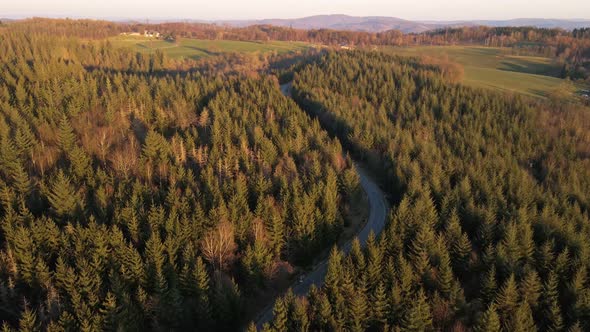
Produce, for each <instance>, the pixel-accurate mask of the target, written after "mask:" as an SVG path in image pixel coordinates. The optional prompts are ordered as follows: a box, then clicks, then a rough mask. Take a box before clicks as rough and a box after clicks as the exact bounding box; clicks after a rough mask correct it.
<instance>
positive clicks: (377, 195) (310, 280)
mask: <svg viewBox="0 0 590 332" xmlns="http://www.w3.org/2000/svg"><path fill="white" fill-rule="evenodd" d="M281 92H283V94H284V95H286V96H291V83H287V84H283V85H281ZM355 168H356V170H357V172H358V174H359V177H360V182H361V186H362V187H363V190H364V191H365V192H366V193H367V197H368V198H369V206H370V212H369V220H367V223H366V224H365V226H364V227H363V228H362V229H361V230H360V231H359V232H358V233H357V235H356V238H358V239H359V241H360V243H361V246H363V247H364V246H365V245H366V243H367V239H368V238H369V234H371V232H373V233H375V235H378V234H379V233H381V231H382V230H383V228H384V227H385V220H386V217H387V213H388V210H389V208H388V205H387V200H386V199H385V195H384V194H383V192H382V191H381V189H380V188H379V186H378V185H377V184H376V183H375V182H373V180H372V179H371V178H370V177H369V176H368V175H367V173H366V172H365V171H364V170H363V169H362V168H360V167H359V166H358V165H356V164H355ZM351 246H352V240H351V241H348V242H347V243H345V244H344V245H342V247H340V248H339V249H340V250H341V251H343V252H344V253H348V252H349V251H350V248H351ZM327 268H328V259H325V260H323V261H322V262H320V263H319V264H317V265H316V266H315V267H314V269H313V271H311V272H309V273H308V274H307V275H305V277H304V278H303V280H301V281H299V282H297V281H296V282H295V283H294V284H293V285H292V286H291V289H292V290H293V293H294V294H295V295H298V296H303V295H306V294H307V293H308V292H309V289H310V287H311V285H315V286H316V287H320V286H321V285H322V284H323V283H324V278H325V276H326V272H327ZM273 308H274V301H273V303H272V304H271V305H269V306H267V307H266V308H264V310H263V311H262V312H261V313H260V314H259V315H258V317H257V320H256V326H257V328H258V329H262V325H263V324H264V323H267V322H270V320H271V319H272V313H273Z"/></svg>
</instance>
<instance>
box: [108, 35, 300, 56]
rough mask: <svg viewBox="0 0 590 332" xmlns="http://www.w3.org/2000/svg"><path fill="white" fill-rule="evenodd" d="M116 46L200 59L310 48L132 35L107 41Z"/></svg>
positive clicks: (275, 43)
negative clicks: (223, 55) (167, 39)
mask: <svg viewBox="0 0 590 332" xmlns="http://www.w3.org/2000/svg"><path fill="white" fill-rule="evenodd" d="M110 41H111V43H112V44H113V45H114V46H116V47H128V48H131V49H133V50H136V51H139V52H144V53H153V52H155V51H156V50H158V49H159V50H161V51H162V52H164V53H165V54H166V55H167V56H170V57H174V58H182V57H186V58H191V59H199V58H203V57H208V56H215V55H220V54H223V53H254V52H262V53H264V52H277V53H286V52H291V51H297V50H303V49H306V48H309V47H310V45H309V44H307V43H302V42H281V41H269V42H256V41H232V40H198V39H184V38H183V39H179V40H177V41H176V42H171V41H164V40H158V39H150V38H145V37H135V36H117V37H114V38H111V39H110Z"/></svg>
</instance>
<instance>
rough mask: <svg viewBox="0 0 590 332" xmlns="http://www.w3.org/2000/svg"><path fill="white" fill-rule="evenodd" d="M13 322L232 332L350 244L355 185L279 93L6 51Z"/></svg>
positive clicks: (2, 143) (45, 44) (103, 60)
mask: <svg viewBox="0 0 590 332" xmlns="http://www.w3.org/2000/svg"><path fill="white" fill-rule="evenodd" d="M0 45H2V48H1V49H0V71H1V72H2V75H1V76H0V197H1V200H0V202H1V203H0V216H1V231H0V239H1V242H2V248H1V250H0V320H1V321H3V322H4V329H5V330H10V329H17V328H18V329H19V330H21V331H33V330H37V329H43V330H45V329H46V330H49V331H63V330H68V331H74V330H85V331H96V330H117V331H119V330H125V331H137V330H143V329H149V330H171V329H172V330H192V329H197V328H198V329H201V330H235V329H237V328H238V326H239V324H241V323H243V322H242V320H243V319H244V317H243V312H244V305H245V303H247V301H248V300H249V299H250V298H252V297H254V296H255V295H256V294H257V292H258V291H259V290H261V289H264V287H265V286H266V283H267V282H268V281H269V278H270V277H272V276H273V275H274V273H275V270H276V269H277V268H280V267H281V266H282V265H285V264H287V265H288V264H289V263H291V264H306V263H309V261H310V259H312V258H313V257H314V255H315V254H316V253H318V252H319V251H320V250H322V249H324V248H326V247H329V246H330V245H331V244H333V243H334V242H335V241H336V240H337V239H338V236H339V234H340V232H341V230H342V227H343V225H344V223H345V219H344V218H345V217H346V212H345V211H347V208H348V206H349V205H350V203H351V202H354V201H355V200H356V199H358V197H357V196H358V195H359V190H360V189H359V184H358V175H357V174H356V172H355V171H354V169H353V167H352V162H351V160H350V159H348V158H347V157H346V155H345V154H344V152H343V151H342V147H341V146H340V143H339V142H338V141H337V140H335V139H331V138H329V137H328V135H327V133H326V132H325V131H323V129H322V128H321V127H320V125H319V123H318V121H316V120H312V119H311V118H310V117H309V116H308V115H306V114H305V113H304V112H303V111H301V110H300V109H299V108H298V107H297V106H296V104H295V103H294V102H293V101H292V100H290V99H288V98H286V97H284V96H283V95H282V94H281V93H280V90H279V88H278V85H277V82H276V80H272V79H270V78H248V77H244V76H239V75H224V74H216V75H214V74H201V73H199V72H196V71H193V72H186V71H179V70H178V66H177V65H178V63H177V62H175V61H172V60H168V59H167V58H165V57H164V56H163V55H162V54H156V55H152V56H142V55H140V54H135V53H131V52H126V51H118V50H114V49H112V48H111V47H110V46H109V45H108V44H106V43H103V44H101V45H98V46H97V45H96V44H94V43H87V42H84V41H83V40H79V39H76V38H73V37H60V36H56V35H54V34H51V35H50V34H43V33H22V32H19V31H18V30H17V31H13V30H5V31H3V33H2V34H0Z"/></svg>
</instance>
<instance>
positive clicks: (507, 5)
mask: <svg viewBox="0 0 590 332" xmlns="http://www.w3.org/2000/svg"><path fill="white" fill-rule="evenodd" d="M580 13H590V1H580V0H564V1H562V2H561V3H559V4H558V3H555V2H554V1H548V0H540V1H537V2H536V3H535V4H534V5H531V4H530V1H527V0H513V1H510V0H499V1H494V2H484V1H469V0H450V1H448V2H445V3H441V2H438V1H434V0H421V1H407V0H398V1H384V0H366V1H359V0H344V1H337V0H316V1H301V0H300V1H296V0H284V1H281V2H278V1H268V0H252V1H249V2H242V1H235V0H218V1H213V2H211V1H202V0H197V1H189V0H168V1H166V2H157V1H155V0H144V1H136V0H134V1H122V0H103V1H100V2H97V1H71V0H55V1H51V2H50V3H49V2H48V1H44V0H21V1H18V2H16V1H12V2H11V3H7V4H3V5H0V17H4V18H14V19H18V18H27V17H34V16H41V17H56V18H58V17H59V18H63V17H70V18H91V19H109V20H125V19H134V20H145V19H153V20H174V19H176V20H203V21H223V20H257V19H296V18H301V17H307V16H315V15H339V14H342V15H349V16H384V17H397V18H401V19H406V20H412V21H463V20H510V19H519V18H537V19H541V18H543V19H567V20H585V19H590V17H581V16H580Z"/></svg>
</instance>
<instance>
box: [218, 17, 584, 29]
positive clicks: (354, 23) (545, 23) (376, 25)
mask: <svg viewBox="0 0 590 332" xmlns="http://www.w3.org/2000/svg"><path fill="white" fill-rule="evenodd" d="M214 23H217V24H223V25H229V26H238V27H244V26H250V25H261V24H262V25H275V26H283V27H293V28H296V29H333V30H351V31H368V32H382V31H387V30H399V31H401V32H404V33H420V32H424V31H428V30H433V29H438V28H443V27H459V26H474V25H487V26H494V27H503V26H534V27H538V28H562V29H566V30H571V29H575V28H581V27H590V20H587V19H577V20H565V19H537V18H519V19H512V20H474V21H410V20H404V19H401V18H396V17H387V16H348V15H316V16H308V17H303V18H295V19H263V20H238V21H232V20H229V21H215V22H214Z"/></svg>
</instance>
